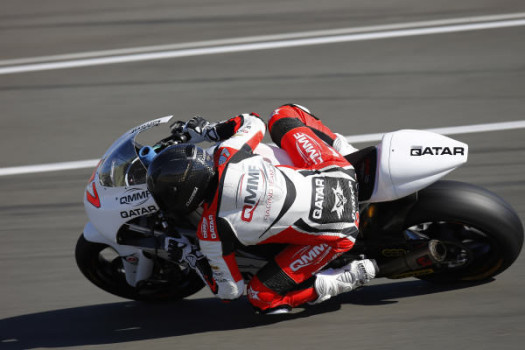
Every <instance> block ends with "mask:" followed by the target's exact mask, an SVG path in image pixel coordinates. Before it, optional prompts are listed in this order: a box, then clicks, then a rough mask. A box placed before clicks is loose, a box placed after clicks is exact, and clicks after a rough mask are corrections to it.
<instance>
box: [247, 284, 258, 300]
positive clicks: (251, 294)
mask: <svg viewBox="0 0 525 350" xmlns="http://www.w3.org/2000/svg"><path fill="white" fill-rule="evenodd" d="M246 292H247V293H248V298H250V299H253V300H261V299H260V298H259V292H258V291H256V290H255V289H253V288H252V287H251V286H250V287H249V288H248V290H247V291H246Z"/></svg>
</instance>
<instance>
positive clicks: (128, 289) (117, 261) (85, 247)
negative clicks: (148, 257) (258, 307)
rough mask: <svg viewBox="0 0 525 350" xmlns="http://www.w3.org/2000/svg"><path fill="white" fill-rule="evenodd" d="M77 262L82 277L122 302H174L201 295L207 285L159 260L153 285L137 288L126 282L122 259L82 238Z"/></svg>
mask: <svg viewBox="0 0 525 350" xmlns="http://www.w3.org/2000/svg"><path fill="white" fill-rule="evenodd" d="M75 258H76V262H77V265H78V268H79V269H80V271H81V272H82V274H83V275H84V276H85V277H86V278H87V279H88V280H89V281H90V282H92V283H93V284H94V285H96V286H97V287H99V288H101V289H103V290H105V291H106V292H109V293H111V294H114V295H117V296H119V297H122V298H126V299H132V300H140V301H175V300H179V299H182V298H185V297H187V296H190V295H192V294H194V293H196V292H198V291H199V290H200V289H201V288H202V287H203V286H204V283H203V282H202V280H201V279H200V277H199V276H198V275H197V273H196V272H195V271H193V270H191V269H188V268H186V269H184V268H182V267H181V266H179V265H176V264H173V263H171V262H167V261H164V260H160V259H159V261H157V262H156V264H155V268H154V272H153V276H152V277H154V278H152V279H151V280H150V281H147V282H145V283H143V284H142V285H141V286H140V287H138V288H135V287H132V286H130V285H129V284H128V283H127V282H126V276H125V273H124V268H123V264H122V259H121V258H120V256H118V254H117V253H116V252H115V251H114V250H113V248H111V247H110V246H108V245H106V244H102V243H94V242H90V241H88V240H86V239H85V237H84V235H83V234H82V235H81V236H80V237H79V239H78V241H77V245H76V249H75Z"/></svg>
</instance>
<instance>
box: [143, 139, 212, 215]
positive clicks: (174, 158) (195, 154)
mask: <svg viewBox="0 0 525 350" xmlns="http://www.w3.org/2000/svg"><path fill="white" fill-rule="evenodd" d="M214 176H215V168H214V166H213V159H212V157H211V156H210V155H209V154H208V153H206V151H205V150H203V149H202V148H200V147H197V146H195V145H193V144H179V145H174V146H170V147H168V148H166V149H165V150H163V151H162V152H160V153H159V154H158V155H157V156H156V157H155V158H154V159H153V161H152V162H151V164H150V165H149V167H148V173H147V184H148V190H149V191H150V193H151V194H152V195H153V198H154V199H155V201H156V202H157V204H158V205H159V207H160V208H161V209H162V210H165V211H167V212H168V213H170V214H187V213H190V212H192V211H193V210H195V209H197V207H198V206H199V205H200V204H201V203H202V201H203V200H204V199H205V197H206V195H208V194H209V191H210V190H211V185H212V183H213V180H214Z"/></svg>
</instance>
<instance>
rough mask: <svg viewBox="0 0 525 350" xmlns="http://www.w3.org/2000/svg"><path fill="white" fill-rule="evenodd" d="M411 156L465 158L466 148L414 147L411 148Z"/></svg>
mask: <svg viewBox="0 0 525 350" xmlns="http://www.w3.org/2000/svg"><path fill="white" fill-rule="evenodd" d="M410 155H411V156H412V157H420V156H426V155H429V156H445V155H449V156H457V155H460V156H464V155H465V148H464V147H423V146H412V148H410Z"/></svg>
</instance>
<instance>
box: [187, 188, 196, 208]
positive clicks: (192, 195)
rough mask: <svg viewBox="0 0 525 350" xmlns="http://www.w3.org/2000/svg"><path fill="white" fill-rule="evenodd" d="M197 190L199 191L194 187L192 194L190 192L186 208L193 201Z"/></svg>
mask: <svg viewBox="0 0 525 350" xmlns="http://www.w3.org/2000/svg"><path fill="white" fill-rule="evenodd" d="M198 190H199V188H198V187H194V188H193V192H191V196H190V199H188V201H187V202H186V206H189V205H190V204H191V202H192V201H193V198H195V195H196V194H197V191H198Z"/></svg>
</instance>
